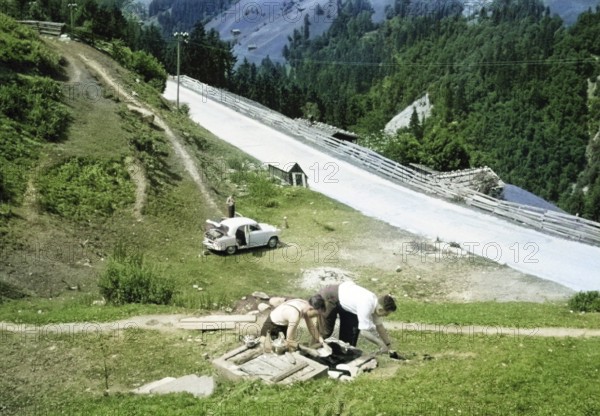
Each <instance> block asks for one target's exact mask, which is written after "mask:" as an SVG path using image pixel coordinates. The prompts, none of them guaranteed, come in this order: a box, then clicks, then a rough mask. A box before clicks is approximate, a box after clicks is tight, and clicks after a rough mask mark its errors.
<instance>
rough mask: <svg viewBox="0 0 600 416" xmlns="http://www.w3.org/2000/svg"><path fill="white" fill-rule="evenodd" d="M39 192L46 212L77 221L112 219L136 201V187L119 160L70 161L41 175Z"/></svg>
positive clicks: (82, 159) (74, 159) (80, 159)
mask: <svg viewBox="0 0 600 416" xmlns="http://www.w3.org/2000/svg"><path fill="white" fill-rule="evenodd" d="M39 190H40V205H41V207H42V208H43V209H45V210H46V211H48V212H52V213H55V214H58V215H61V216H63V217H65V218H71V219H75V220H89V219H91V218H93V217H95V216H110V215H112V214H113V213H114V212H115V211H116V210H117V209H118V208H119V207H120V206H123V205H126V204H130V203H132V202H133V184H132V183H131V182H130V181H129V175H128V174H127V171H126V170H125V168H124V166H123V163H122V162H119V161H110V160H109V161H95V160H90V159H86V158H72V159H69V160H67V161H66V162H64V163H62V164H59V165H56V166H53V167H51V168H50V169H48V170H47V171H45V172H44V173H43V174H42V175H41V176H40V179H39Z"/></svg>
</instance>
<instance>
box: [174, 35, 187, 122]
mask: <svg viewBox="0 0 600 416" xmlns="http://www.w3.org/2000/svg"><path fill="white" fill-rule="evenodd" d="M173 36H175V39H177V109H178V110H179V68H180V63H181V59H180V56H181V55H180V51H179V49H180V46H179V45H180V44H181V41H184V42H185V43H187V40H188V37H189V35H188V33H187V32H175V33H174V34H173Z"/></svg>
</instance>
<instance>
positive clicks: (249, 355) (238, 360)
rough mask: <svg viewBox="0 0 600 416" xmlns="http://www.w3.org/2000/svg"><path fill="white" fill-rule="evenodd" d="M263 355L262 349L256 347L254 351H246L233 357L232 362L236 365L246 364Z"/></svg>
mask: <svg viewBox="0 0 600 416" xmlns="http://www.w3.org/2000/svg"><path fill="white" fill-rule="evenodd" d="M262 353H263V351H262V348H260V347H256V348H253V349H249V350H248V351H244V352H242V353H240V354H237V355H236V356H235V357H232V358H231V359H230V361H231V362H232V363H233V364H235V365H241V364H244V363H246V362H248V361H250V360H252V359H254V358H256V357H258V356H259V355H261V354H262Z"/></svg>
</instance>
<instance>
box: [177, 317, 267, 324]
mask: <svg viewBox="0 0 600 416" xmlns="http://www.w3.org/2000/svg"><path fill="white" fill-rule="evenodd" d="M179 322H183V323H199V322H256V315H206V316H198V317H190V318H182V319H180V320H179Z"/></svg>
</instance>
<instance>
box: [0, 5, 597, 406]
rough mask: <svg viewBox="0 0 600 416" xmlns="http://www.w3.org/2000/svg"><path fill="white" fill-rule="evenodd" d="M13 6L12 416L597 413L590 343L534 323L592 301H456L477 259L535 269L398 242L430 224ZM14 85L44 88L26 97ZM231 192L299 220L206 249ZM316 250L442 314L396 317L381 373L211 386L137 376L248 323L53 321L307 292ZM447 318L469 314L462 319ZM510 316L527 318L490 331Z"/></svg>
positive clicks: (188, 310) (7, 299)
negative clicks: (178, 148) (391, 217)
mask: <svg viewBox="0 0 600 416" xmlns="http://www.w3.org/2000/svg"><path fill="white" fill-rule="evenodd" d="M0 19H2V20H1V21H0V23H1V24H0V66H1V68H2V74H3V76H4V77H5V78H4V79H5V80H6V81H5V82H3V83H2V84H1V86H0V106H1V107H0V109H1V112H0V121H1V126H2V129H3V130H2V131H3V132H5V135H4V136H2V140H1V141H0V155H2V156H1V157H3V158H4V159H3V160H2V163H1V164H0V169H1V172H2V175H3V176H2V178H3V181H2V194H1V195H2V200H1V203H2V205H1V206H2V216H1V217H0V221H1V226H2V228H1V233H0V244H1V245H0V247H1V253H2V255H1V257H0V295H1V296H0V322H2V323H0V341H1V342H0V356H2V360H0V373H1V374H2V377H0V413H1V414H8V415H12V414H15V415H39V414H48V415H54V414H69V415H71V414H73V415H78V414H81V415H84V414H85V415H90V414H96V415H106V414H119V415H148V414H157V415H163V414H173V415H177V414H181V415H204V414H213V415H219V414H249V415H264V414H271V413H272V414H279V413H286V414H298V415H315V414H316V415H336V414H340V415H354V414H360V415H363V414H364V415H375V414H390V415H392V414H393V415H397V414H415V415H416V414H432V413H433V414H435V413H436V412H438V413H442V412H444V413H448V414H459V412H460V414H463V415H464V414H478V413H479V414H550V413H558V414H594V412H598V411H599V409H600V402H599V401H598V397H597V394H596V391H595V390H594V387H595V384H594V383H593V382H590V381H593V380H595V379H596V378H597V372H598V371H599V370H600V367H599V365H598V363H600V359H599V358H600V357H599V352H598V349H597V341H596V340H594V339H569V338H556V339H554V338H537V337H534V336H533V334H534V333H535V328H536V327H540V326H563V327H569V326H570V327H580V328H600V317H599V316H598V314H594V313H590V314H576V313H571V312H570V311H569V310H568V308H567V307H566V306H565V304H564V302H559V303H554V302H548V303H539V304H537V303H536V304H532V303H524V302H517V303H513V302H508V303H496V302H485V303H470V304H463V303H449V302H447V301H445V300H444V299H445V295H446V294H447V292H448V291H449V283H448V281H450V282H453V281H455V280H456V279H463V277H464V276H471V277H475V276H492V277H491V278H492V279H506V281H511V282H513V281H515V280H518V279H520V280H521V281H528V282H529V281H532V280H534V279H532V278H531V277H528V276H517V277H516V278H515V273H516V272H512V271H510V270H509V269H507V268H506V267H501V266H498V265H495V264H491V263H490V262H487V261H483V260H481V259H475V258H465V259H462V260H460V259H459V261H442V262H432V261H431V258H428V259H426V261H424V257H423V255H416V256H413V257H410V258H407V259H403V258H401V256H399V255H398V253H399V252H400V249H401V248H402V247H404V245H405V244H407V243H409V242H410V243H423V244H424V243H425V242H423V241H421V240H419V237H418V236H413V235H410V234H408V233H406V232H403V231H401V230H397V229H393V228H390V227H389V226H387V225H386V224H383V223H381V222H378V221H375V220H372V219H369V218H365V217H363V216H362V215H360V213H358V212H356V211H354V210H352V209H350V208H349V207H347V206H344V205H341V204H339V203H337V202H335V201H332V200H330V199H328V198H325V197H324V196H322V195H320V194H317V193H314V192H312V191H311V190H309V189H296V188H289V187H287V188H286V187H281V186H279V185H277V184H275V183H273V182H272V181H270V180H269V179H268V178H267V177H265V176H264V175H262V174H261V173H260V171H257V170H256V166H257V163H256V161H252V160H250V159H249V158H248V157H247V156H246V155H244V154H242V153H240V152H239V151H237V150H235V149H233V148H231V147H230V146H228V145H226V144H224V143H222V142H220V141H219V140H217V139H216V138H215V137H213V136H212V135H211V134H210V133H208V132H207V131H205V130H203V129H202V128H201V127H198V126H196V125H194V124H193V123H191V122H190V121H189V119H188V118H187V116H186V115H185V111H176V110H175V109H174V108H173V105H172V104H171V103H167V102H165V101H164V100H163V99H161V97H160V93H159V91H157V90H156V89H155V88H154V87H152V86H151V85H147V84H145V83H144V82H143V81H140V82H138V81H137V78H138V76H137V75H135V74H134V73H131V72H129V71H128V70H125V69H124V68H122V67H121V66H120V65H119V64H117V63H116V62H115V61H113V60H112V59H111V58H109V57H108V56H106V55H105V54H103V53H101V52H99V51H97V50H95V49H93V48H90V47H88V46H85V45H83V44H80V43H77V42H69V43H63V42H59V41H58V40H50V39H45V40H40V39H39V38H38V37H37V36H35V35H33V34H32V33H30V32H28V31H26V30H25V29H23V28H21V27H19V26H17V25H16V24H14V22H12V21H10V20H8V19H6V18H5V17H4V16H2V15H0ZM15 45H19V46H18V47H17V46H15ZM8 46H10V47H8ZM27 68H31V69H27ZM99 70H102V73H100V72H99ZM106 77H109V78H110V79H112V80H115V82H116V84H107V83H106ZM32 83H33V84H32ZM32 85H33V87H32ZM39 88H43V90H40V89H39ZM133 92H135V96H137V100H138V101H139V104H140V105H144V106H146V107H148V108H150V109H152V110H153V111H154V112H155V114H156V115H157V117H160V118H162V119H163V120H165V122H166V123H167V124H168V125H169V126H170V127H171V129H172V130H173V131H174V133H175V136H176V139H177V140H180V141H181V143H183V144H184V147H185V149H187V151H188V152H189V153H190V154H191V155H192V158H193V160H194V161H195V162H196V164H197V166H199V167H200V168H201V169H202V174H203V176H202V179H203V181H202V183H203V185H205V188H206V189H208V192H207V194H206V193H202V192H201V191H200V189H199V186H198V184H197V183H195V182H194V181H192V180H191V179H190V177H189V175H188V174H187V172H186V171H185V169H184V168H183V167H182V164H181V160H180V159H179V157H178V156H177V154H175V152H174V151H173V150H172V147H171V144H170V139H169V137H167V135H166V133H165V131H164V130H162V129H161V128H159V127H157V126H156V124H151V123H148V122H147V119H146V121H144V120H142V119H141V118H140V116H139V115H136V114H135V113H133V112H132V111H130V109H129V108H128V104H129V105H131V103H127V102H125V98H124V94H123V93H126V94H128V95H133V94H132V93H133ZM9 94H10V95H9ZM20 99H23V100H28V101H27V102H28V103H33V104H35V105H25V106H19V107H17V106H15V105H14V103H16V102H20V101H18V100H20ZM17 109H18V110H19V111H21V112H15V111H16V110H17ZM29 109H32V110H29ZM36 111H37V113H36ZM51 116H52V117H51ZM52 120H56V121H55V123H54V124H52V123H51V121H52ZM61 123H62V124H61ZM42 126H45V127H44V128H43V129H42ZM3 134H4V133H3ZM7 139H10V140H7ZM141 183H144V184H145V185H146V187H145V188H144V187H142V186H140V184H141ZM143 189H145V190H143ZM142 190H143V191H142ZM9 191H10V192H9ZM231 192H235V193H236V196H237V198H236V199H237V207H238V210H239V211H240V212H241V213H243V214H246V215H248V216H252V217H255V218H256V219H258V220H260V221H265V222H269V223H272V224H276V225H281V224H282V223H283V217H284V216H286V217H287V218H288V225H289V228H284V229H283V235H282V240H283V243H284V244H283V245H282V246H281V247H279V248H277V249H276V250H255V251H251V252H247V253H243V254H240V255H237V256H219V255H215V254H211V255H204V254H203V250H202V248H201V240H202V230H203V223H204V221H205V219H206V218H218V217H220V216H221V215H222V214H224V212H225V198H226V196H227V195H229V193H231ZM142 197H143V198H142ZM211 201H212V202H211ZM215 207H216V208H215ZM428 250H431V248H428ZM398 266H401V271H397V270H399V269H398ZM321 267H337V268H342V269H345V270H347V271H348V272H351V273H353V275H354V276H355V278H356V280H357V281H358V282H359V283H361V284H363V285H365V286H367V287H369V288H371V289H372V290H374V291H377V292H383V291H386V292H388V291H391V292H392V293H393V294H395V295H396V296H397V299H398V304H399V310H398V311H397V312H396V313H394V314H393V316H392V317H391V318H390V319H393V320H404V321H420V322H430V323H435V324H440V330H439V331H432V332H424V333H420V332H414V331H409V330H403V331H393V333H392V337H393V338H394V339H395V341H396V345H397V346H398V349H399V350H400V351H401V352H403V353H406V354H408V355H409V356H410V357H411V358H412V359H411V360H410V361H409V362H406V363H403V364H399V363H397V362H393V361H391V360H389V359H387V358H386V357H382V358H381V359H380V360H379V362H380V368H379V369H378V370H377V371H375V372H373V373H371V374H368V375H364V376H361V377H360V378H359V379H358V380H357V381H356V382H355V383H352V384H342V383H339V382H335V381H332V380H327V379H323V380H315V381H313V382H309V383H303V384H299V385H295V386H291V387H279V386H267V385H265V384H262V383H258V382H252V381H245V382H239V383H233V382H228V381H225V380H222V379H218V382H217V383H218V387H217V390H216V392H215V394H214V395H213V396H212V397H210V398H208V399H205V400H198V399H194V398H192V397H191V396H189V395H185V394H179V395H170V396H156V397H140V396H134V395H133V394H130V393H129V391H130V390H131V389H133V388H135V387H137V386H140V385H142V384H145V383H147V382H150V381H153V380H157V379H161V378H163V377H167V376H182V375H185V374H190V373H196V374H206V375H214V374H215V370H214V369H213V368H212V366H211V364H210V361H209V360H208V359H206V358H205V357H208V358H214V357H216V356H218V355H220V354H223V353H224V352H225V351H227V350H228V349H229V348H231V347H232V346H234V345H238V339H237V334H234V333H195V332H186V331H175V330H171V331H166V332H162V331H150V330H141V329H127V330H125V329H124V328H123V327H119V326H115V328H114V330H112V331H108V332H106V333H104V334H100V333H98V332H96V331H95V330H91V331H87V333H76V332H73V331H71V329H72V328H74V327H71V326H66V327H63V328H66V330H59V327H58V326H56V325H53V324H55V323H59V322H67V323H68V322H112V321H114V320H115V319H119V318H128V317H133V316H134V315H140V314H170V313H182V314H186V315H197V314H201V313H206V312H210V311H220V312H221V313H223V312H225V311H227V310H229V308H234V307H235V306H236V305H235V303H236V301H237V300H239V299H240V298H241V297H243V296H246V295H248V294H249V293H251V292H253V291H255V290H262V291H266V292H267V293H269V294H283V295H296V296H307V295H309V294H310V293H311V292H310V290H309V289H306V288H304V287H303V286H302V285H301V283H302V276H303V272H305V271H306V270H311V269H317V268H321ZM115 270H116V272H115ZM108 272H111V273H113V274H112V275H113V276H114V275H115V274H116V275H117V276H119V277H122V278H125V277H127V276H137V277H139V278H140V279H141V280H143V279H147V280H143V281H145V282H151V283H152V285H153V286H152V288H153V289H155V291H154V292H153V294H154V295H166V294H167V292H168V293H170V294H171V296H170V297H169V298H168V299H166V297H160V296H155V297H153V298H152V299H151V300H150V301H151V302H155V303H131V304H124V305H113V304H110V303H107V304H101V303H98V302H95V301H99V300H100V299H101V294H100V290H99V284H100V283H101V282H103V281H104V280H105V279H106V276H107V273H108ZM453 279H454V280H453ZM460 281H461V283H462V284H465V282H466V281H464V280H460ZM195 286H196V287H195ZM198 287H200V288H202V290H198ZM159 303H160V304H159ZM131 319H133V318H131ZM24 323H28V324H36V326H33V327H29V329H26V328H25V327H22V326H20V325H21V324H24ZM445 325H450V326H452V327H456V325H460V326H461V327H462V328H464V330H465V332H464V334H463V335H453V334H452V333H451V332H450V331H448V330H447V327H446V326H445ZM472 325H486V326H489V328H490V331H489V334H488V335H476V334H474V333H471V332H469V328H471V326H472ZM501 325H502V326H509V327H512V328H514V329H515V330H514V331H513V332H512V333H511V334H510V335H497V330H496V328H497V326H501ZM93 328H95V327H93ZM517 328H520V330H517ZM19 329H20V330H19ZM494 331H495V332H494ZM360 346H361V347H363V348H365V349H366V350H369V351H370V350H372V347H371V346H369V345H363V344H360ZM425 354H429V355H431V356H433V357H434V359H433V360H429V359H424V357H425ZM465 397H468V399H464V398H465Z"/></svg>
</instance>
